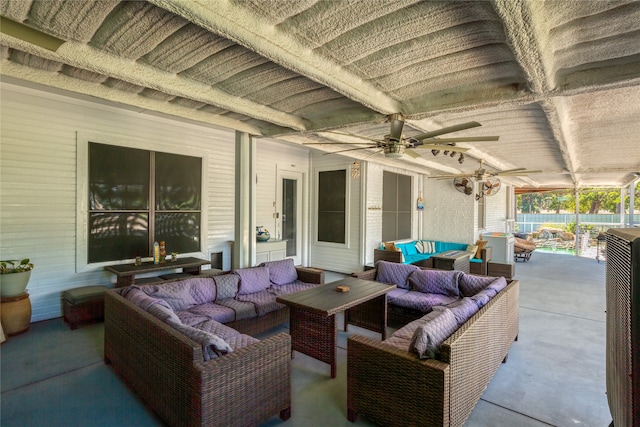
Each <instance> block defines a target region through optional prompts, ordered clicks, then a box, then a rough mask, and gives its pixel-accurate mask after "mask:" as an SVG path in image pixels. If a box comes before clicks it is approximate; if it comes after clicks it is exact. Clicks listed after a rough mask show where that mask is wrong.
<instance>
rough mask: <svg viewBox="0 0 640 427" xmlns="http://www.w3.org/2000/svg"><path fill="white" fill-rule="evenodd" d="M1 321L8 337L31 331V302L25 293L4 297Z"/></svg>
mask: <svg viewBox="0 0 640 427" xmlns="http://www.w3.org/2000/svg"><path fill="white" fill-rule="evenodd" d="M0 301H1V302H2V303H1V304H0V305H1V308H0V320H2V328H3V329H4V333H5V334H7V336H13V335H18V334H21V333H23V332H26V331H28V330H29V327H30V326H31V300H30V299H29V294H28V293H26V292H24V293H22V294H20V295H16V296H13V297H2V298H1V299H0Z"/></svg>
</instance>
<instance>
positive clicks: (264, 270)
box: [234, 267, 271, 295]
mask: <svg viewBox="0 0 640 427" xmlns="http://www.w3.org/2000/svg"><path fill="white" fill-rule="evenodd" d="M234 273H235V274H237V275H238V276H240V289H239V290H238V294H239V295H248V294H253V293H256V292H262V291H266V290H267V289H269V287H270V286H271V282H270V281H269V268H268V267H249V268H240V269H238V270H234Z"/></svg>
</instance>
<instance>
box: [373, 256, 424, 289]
mask: <svg viewBox="0 0 640 427" xmlns="http://www.w3.org/2000/svg"><path fill="white" fill-rule="evenodd" d="M376 269H377V272H376V280H377V281H378V282H382V283H393V284H394V285H396V286H398V287H399V288H403V289H409V282H408V279H409V275H410V274H411V273H413V272H414V271H416V270H420V268H419V267H418V266H416V265H411V264H398V263H397V262H389V261H378V262H377V263H376Z"/></svg>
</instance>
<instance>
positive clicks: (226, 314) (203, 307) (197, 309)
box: [187, 303, 236, 323]
mask: <svg viewBox="0 0 640 427" xmlns="http://www.w3.org/2000/svg"><path fill="white" fill-rule="evenodd" d="M187 311H188V312H190V313H193V314H195V315H196V316H204V317H206V318H207V319H209V320H215V321H216V322H220V323H229V322H233V321H234V320H236V313H235V311H233V309H232V308H229V307H225V306H223V305H220V304H214V303H207V304H199V305H196V306H193V307H191V308H189V310H187Z"/></svg>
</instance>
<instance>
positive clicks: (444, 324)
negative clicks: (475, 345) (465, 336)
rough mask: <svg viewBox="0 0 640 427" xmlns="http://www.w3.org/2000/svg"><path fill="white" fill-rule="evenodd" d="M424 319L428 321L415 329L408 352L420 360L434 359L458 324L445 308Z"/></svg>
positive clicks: (440, 308)
mask: <svg viewBox="0 0 640 427" xmlns="http://www.w3.org/2000/svg"><path fill="white" fill-rule="evenodd" d="M424 317H426V319H427V320H428V321H427V322H425V323H423V324H422V325H420V326H418V327H417V328H416V330H415V332H414V333H413V337H412V338H411V343H410V344H409V351H412V352H414V353H417V354H418V357H419V358H420V359H436V358H437V357H438V355H439V352H440V345H441V344H442V343H443V342H444V341H445V340H446V339H447V338H449V336H450V335H451V334H453V333H454V332H455V331H456V329H458V322H457V321H456V317H455V316H454V315H453V313H452V312H451V310H449V309H448V308H445V307H438V308H436V309H434V310H433V311H432V312H430V313H428V314H427V315H426V316H424Z"/></svg>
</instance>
